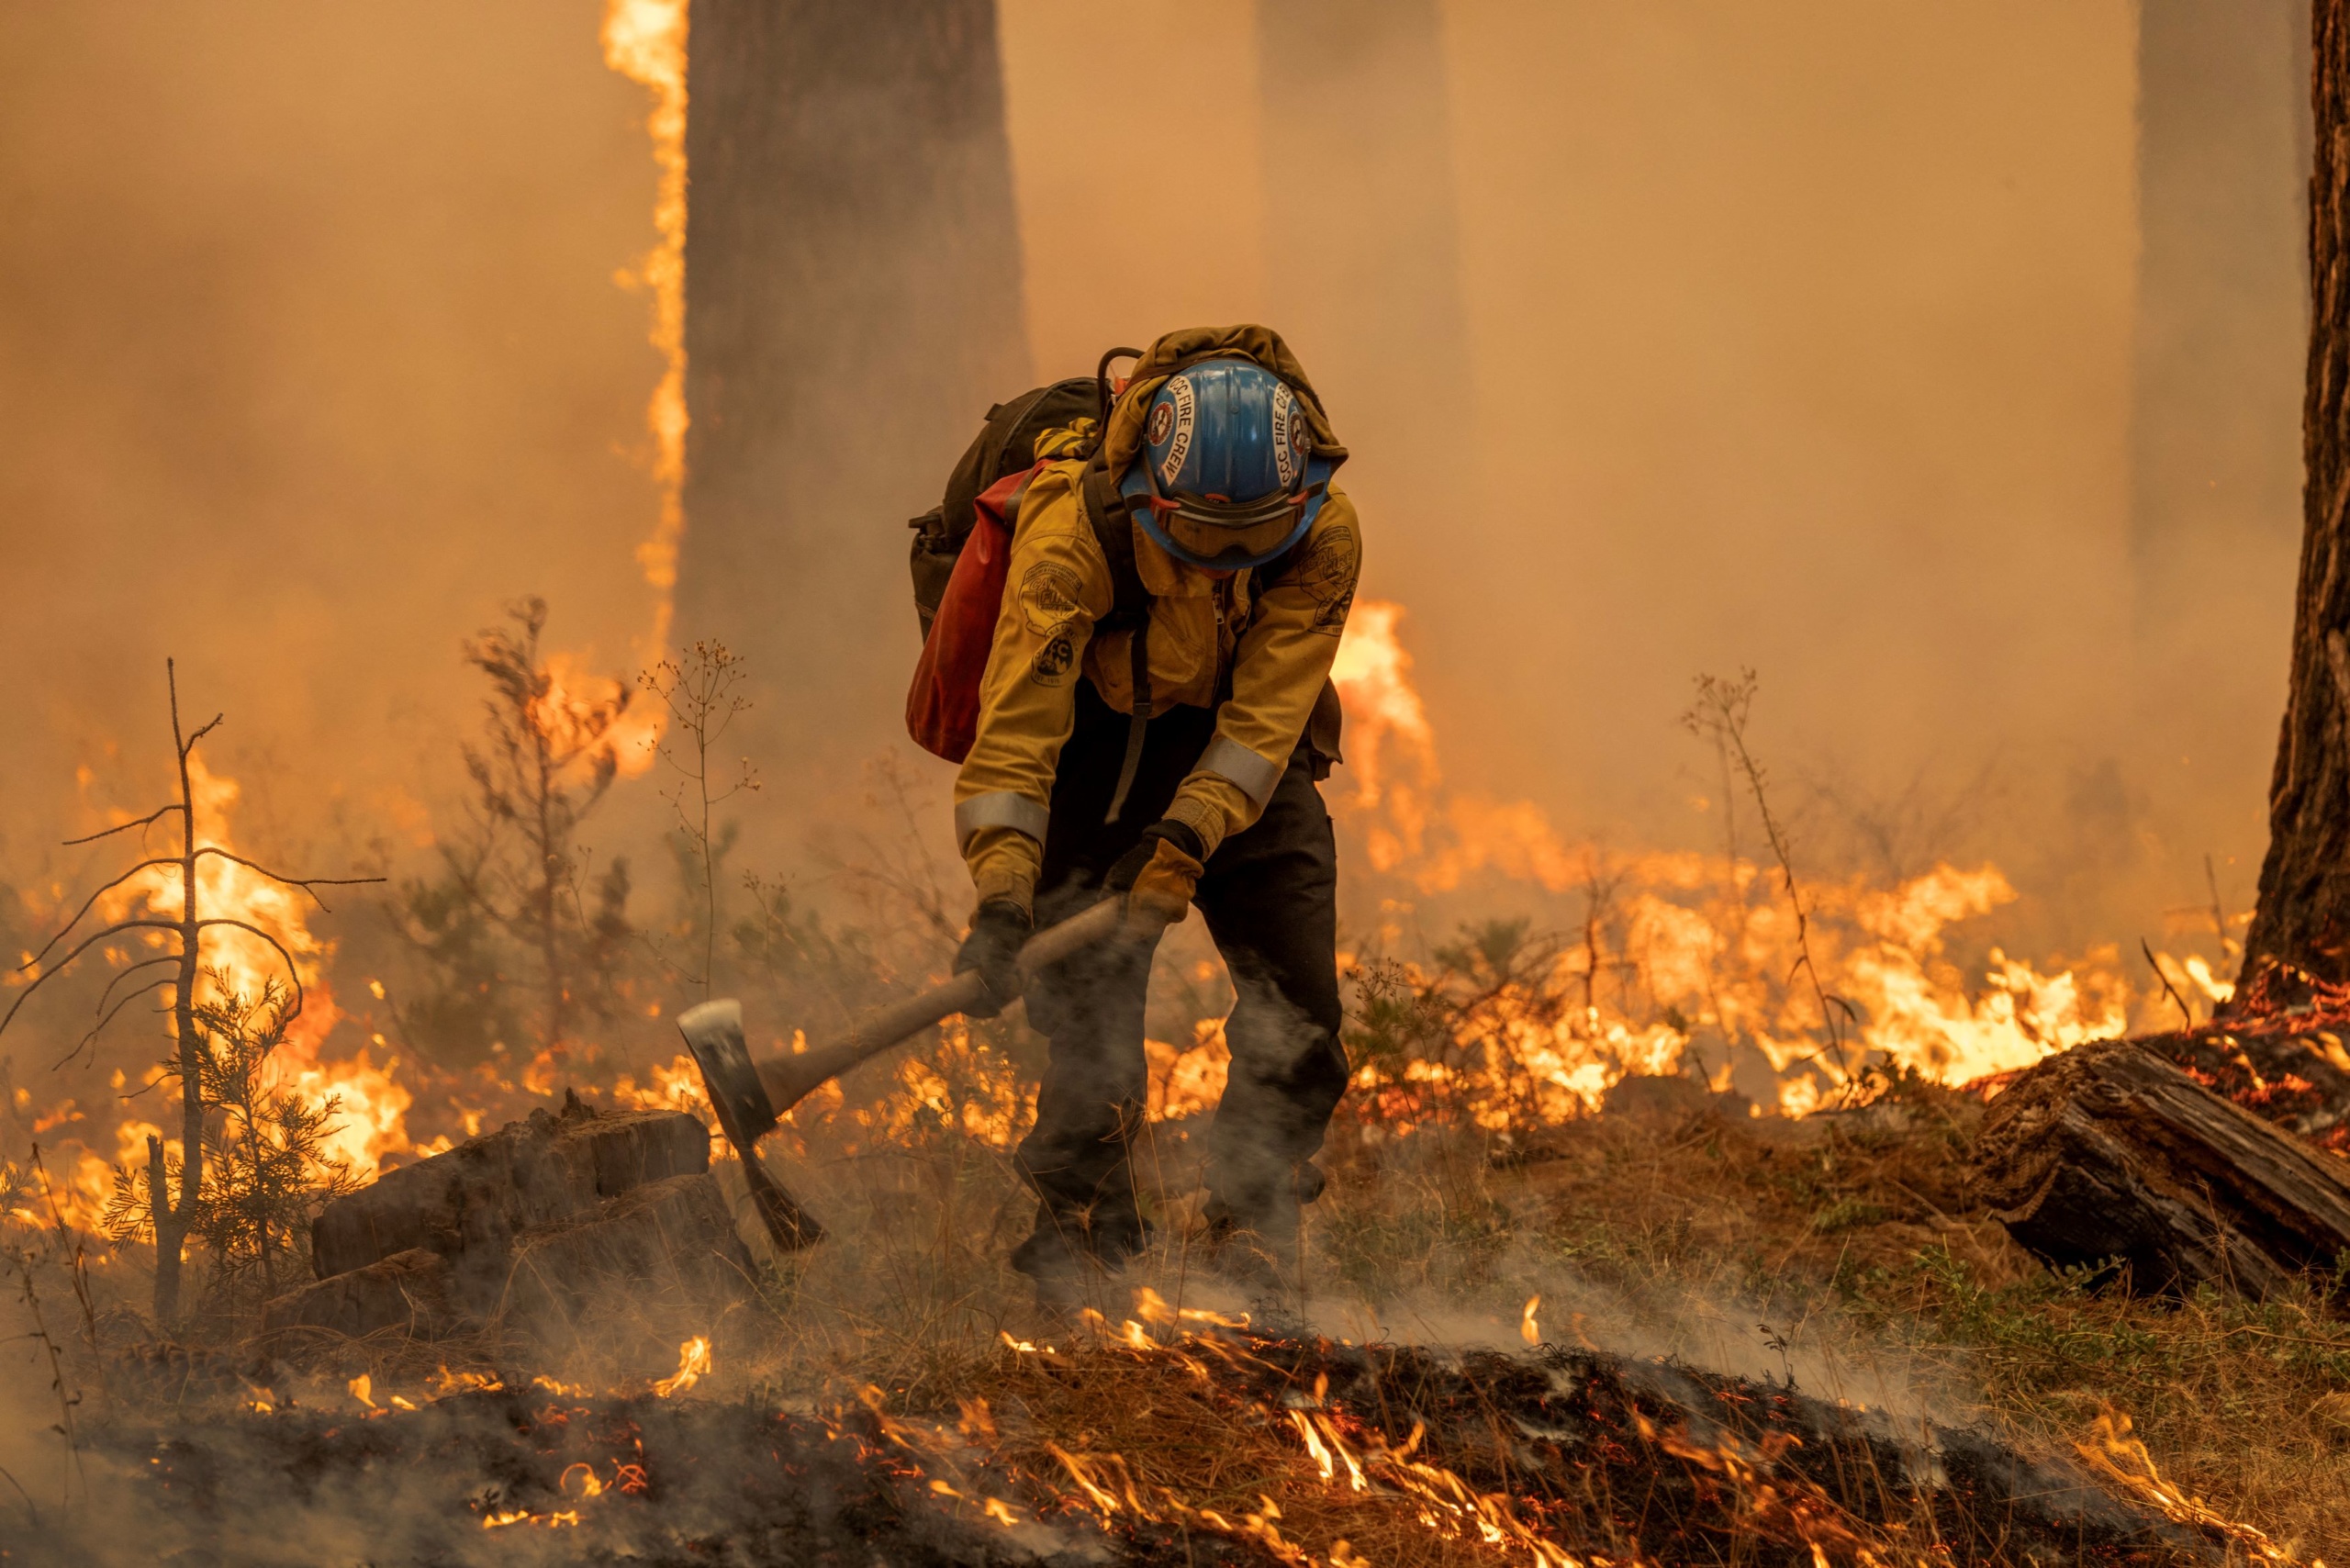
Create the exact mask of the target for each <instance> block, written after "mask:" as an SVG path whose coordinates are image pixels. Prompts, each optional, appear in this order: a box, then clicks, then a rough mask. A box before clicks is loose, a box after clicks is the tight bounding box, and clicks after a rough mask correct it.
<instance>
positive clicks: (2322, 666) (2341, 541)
mask: <svg viewBox="0 0 2350 1568" xmlns="http://www.w3.org/2000/svg"><path fill="white" fill-rule="evenodd" d="M2310 36H2311V46H2310V67H2311V69H2310V80H2311V116H2312V123H2313V125H2314V134H2313V138H2312V148H2311V151H2312V154H2313V162H2314V167H2313V168H2312V170H2311V176H2310V353H2309V373H2308V380H2307V384H2306V387H2305V391H2304V394H2303V401H2302V408H2301V452H2302V463H2303V468H2304V480H2303V489H2302V494H2301V565H2300V588H2299V590H2298V598H2297V600H2296V603H2295V606H2294V616H2293V654H2292V671H2291V677H2290V680H2291V685H2290V687H2289V689H2288V693H2287V696H2286V700H2285V720H2284V724H2283V728H2282V733H2281V734H2280V735H2279V736H2278V739H2277V765H2276V771H2275V773H2274V775H2273V776H2272V778H2271V782H2270V785H2269V794H2268V824H2269V840H2268V857H2267V858H2266V861H2264V862H2263V863H2262V865H2261V868H2260V902H2259V905H2258V907H2257V909H2256V910H2255V913H2254V915H2253V921H2252V929H2251V930H2250V931H2249V932H2248V933H2247V934H2246V935H2245V938H2244V979H2245V980H2246V981H2249V980H2251V979H2252V978H2253V977H2254V976H2255V974H2256V973H2258V972H2259V971H2260V970H2262V969H2266V968H2268V967H2270V966H2272V965H2276V964H2280V963H2281V964H2288V965H2291V966H2294V967H2295V968H2298V969H2304V970H2307V971H2308V972H2309V973H2311V974H2312V975H2315V976H2316V977H2318V978H2319V979H2321V980H2329V981H2334V982H2341V981H2344V980H2350V0H2316V4H2315V5H2314V6H2313V7H2312V13H2311V35H2310Z"/></svg>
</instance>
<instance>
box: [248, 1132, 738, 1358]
mask: <svg viewBox="0 0 2350 1568" xmlns="http://www.w3.org/2000/svg"><path fill="white" fill-rule="evenodd" d="M310 1238H311V1239H310V1261H311V1266H312V1268H313V1269H314V1270H315V1271H317V1273H318V1275H319V1279H318V1282H316V1283H315V1284H310V1285H308V1286H305V1287H304V1288H302V1289H299V1290H296V1291H291V1292H288V1293H287V1294H284V1295H280V1296H279V1297H277V1298H276V1299H275V1300H274V1301H272V1302H270V1303H269V1304H268V1305H267V1307H266V1308H265V1309H264V1313H263V1323H264V1326H265V1327H269V1328H271V1329H326V1330H331V1331H333V1332H335V1333H339V1334H344V1335H350V1336H353V1337H361V1336H365V1335H370V1334H375V1333H378V1332H386V1331H388V1332H393V1333H397V1334H405V1335H409V1336H413V1337H416V1338H435V1337H438V1336H441V1335H444V1334H448V1333H451V1332H455V1331H460V1330H464V1329H467V1328H471V1327H483V1326H487V1325H492V1324H497V1325H501V1326H503V1327H505V1328H507V1329H509V1330H511V1331H516V1332H520V1333H524V1334H528V1335H532V1336H534V1337H537V1338H542V1339H544V1338H547V1336H548V1335H549V1334H551V1333H552V1334H554V1335H557V1336H560V1337H565V1338H572V1339H577V1338H581V1337H582V1331H583V1324H584V1322H585V1319H586V1318H587V1317H588V1316H590V1312H589V1309H590V1308H591V1307H604V1308H610V1309H614V1310H617V1311H619V1312H620V1314H621V1316H628V1317H631V1318H633V1319H636V1320H647V1319H650V1318H658V1319H660V1320H661V1321H663V1322H665V1323H666V1322H669V1321H671V1320H675V1321H687V1322H699V1323H700V1324H701V1325H703V1326H706V1325H707V1323H708V1321H709V1320H710V1318H711V1316H714V1314H715V1313H716V1312H717V1311H719V1310H722V1308H723V1306H724V1305H725V1304H726V1303H728V1302H730V1301H732V1300H733V1299H735V1298H737V1297H739V1296H740V1295H741V1294H743V1291H744V1288H745V1282H746V1281H747V1279H748V1277H749V1275H750V1272H751V1267H752V1266H751V1259H750V1255H749V1253H748V1252H747V1251H746V1250H745V1249H744V1244H743V1241H742V1239H741V1238H740V1237H739V1236H738V1235H737V1234H736V1230H735V1226H734V1220H733V1215H732V1212H731V1210H730V1207H729V1204H728V1202H727V1195H726V1193H725V1192H724V1191H723V1190H722V1188H721V1187H720V1185H719V1183H718V1182H716V1181H715V1180H714V1179H713V1178H712V1177H711V1174H710V1129H709V1128H707V1127H705V1126H702V1124H701V1123H699V1122H698V1121H696V1120H695V1119H694V1118H693V1117H691V1116H688V1115H683V1114H679V1113H677V1112H675V1111H599V1110H597V1109H596V1108H595V1107H593V1106H590V1105H587V1104H583V1103H581V1102H580V1101H579V1100H578V1099H577V1098H576V1096H572V1095H566V1096H565V1104H564V1107H563V1110H562V1111H561V1113H560V1114H549V1113H548V1112H546V1111H533V1112H532V1113H531V1114H530V1116H529V1117H528V1118H527V1119H525V1120H523V1121H520V1122H509V1123H508V1124H507V1125H506V1126H502V1127H500V1128H498V1130H497V1131H496V1132H493V1133H486V1134H484V1135H483V1136H481V1137H476V1138H469V1139H467V1140H466V1141H465V1142H464V1143H461V1144H459V1145H458V1146H457V1147H456V1148H453V1149H450V1150H449V1151H448V1152H446V1153H444V1154H436V1155H434V1156H432V1157H431V1159H422V1160H419V1161H418V1162H417V1163H416V1164H414V1165H410V1166H406V1167H404V1168H402V1169H400V1170H392V1171H388V1172H386V1174H385V1175H384V1176H383V1177H382V1178H381V1179H380V1180H378V1181H376V1182H372V1183H370V1184H369V1185H367V1186H365V1187H363V1188H361V1189H360V1190H359V1191H357V1192H355V1193H350V1194H349V1195H347V1196H345V1197H341V1198H338V1199H336V1200H335V1201H334V1202H333V1203H331V1204H328V1205H327V1206H326V1208H325V1209H323V1210H322V1211H320V1213H319V1216H318V1218H317V1219H316V1220H315V1221H313V1222H312V1224H311V1227H310ZM656 1308H657V1310H656ZM674 1342H675V1340H674V1338H673V1339H672V1343H674Z"/></svg>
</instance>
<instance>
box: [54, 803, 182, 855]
mask: <svg viewBox="0 0 2350 1568" xmlns="http://www.w3.org/2000/svg"><path fill="white" fill-rule="evenodd" d="M181 809H182V807H181V805H180V803H179V802H178V801H173V802H172V803H171V804H170V805H168V806H157V807H156V808H155V809H154V810H153V811H151V812H148V813H147V814H146V815H145V816H143V817H139V818H136V819H134V820H133V821H130V822H127V823H116V824H115V825H114V826H113V827H110V828H107V829H106V831H105V832H104V833H93V834H84V836H82V837H80V838H69V839H67V840H66V841H65V847H66V848H68V849H72V848H73V847H75V846H78V845H84V844H95V843H97V841H98V840H100V839H102V838H112V837H113V836H114V835H115V834H118V833H128V832H129V831H130V830H131V829H132V828H134V827H146V826H147V825H149V824H150V823H153V822H154V820H155V819H156V818H158V817H167V816H169V815H171V814H172V813H173V812H176V811H179V810H181Z"/></svg>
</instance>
